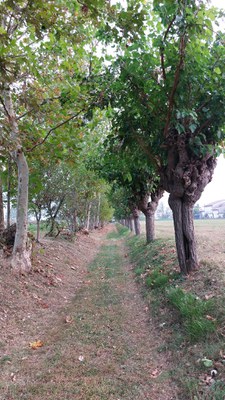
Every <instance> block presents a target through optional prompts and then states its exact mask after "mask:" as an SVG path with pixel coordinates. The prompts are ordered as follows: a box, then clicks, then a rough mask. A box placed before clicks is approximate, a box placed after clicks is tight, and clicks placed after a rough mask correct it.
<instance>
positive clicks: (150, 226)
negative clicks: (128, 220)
mask: <svg viewBox="0 0 225 400" xmlns="http://www.w3.org/2000/svg"><path fill="white" fill-rule="evenodd" d="M162 195H163V189H162V188H161V186H160V187H159V188H157V189H156V190H155V191H153V192H152V193H151V194H150V193H146V194H145V195H143V197H142V198H141V199H140V201H139V204H138V207H139V209H140V210H141V211H142V212H143V214H144V215H145V226H146V241H147V243H150V242H152V241H153V240H154V239H155V211H156V209H157V207H158V203H159V200H160V199H161V197H162ZM149 198H150V201H149Z"/></svg>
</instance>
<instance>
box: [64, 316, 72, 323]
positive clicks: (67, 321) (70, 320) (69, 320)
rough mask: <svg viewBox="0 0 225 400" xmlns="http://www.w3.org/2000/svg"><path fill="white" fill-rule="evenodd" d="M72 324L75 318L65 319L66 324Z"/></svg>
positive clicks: (68, 317)
mask: <svg viewBox="0 0 225 400" xmlns="http://www.w3.org/2000/svg"><path fill="white" fill-rule="evenodd" d="M72 322H73V318H72V317H71V316H70V315H67V316H66V317H65V323H66V324H72Z"/></svg>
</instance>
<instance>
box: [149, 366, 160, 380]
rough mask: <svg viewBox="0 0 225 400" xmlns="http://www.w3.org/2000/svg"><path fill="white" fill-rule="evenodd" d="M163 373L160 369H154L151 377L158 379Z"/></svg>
mask: <svg viewBox="0 0 225 400" xmlns="http://www.w3.org/2000/svg"><path fill="white" fill-rule="evenodd" d="M161 372H162V371H160V370H159V369H158V368H156V369H154V370H153V371H152V373H151V377H152V378H157V377H158V376H159V375H160V374H161Z"/></svg>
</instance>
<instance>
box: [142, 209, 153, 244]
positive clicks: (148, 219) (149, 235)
mask: <svg viewBox="0 0 225 400" xmlns="http://www.w3.org/2000/svg"><path fill="white" fill-rule="evenodd" d="M144 214H145V228H146V242H147V243H150V242H152V241H153V240H154V239H155V211H151V210H147V211H146V212H145V213H144Z"/></svg>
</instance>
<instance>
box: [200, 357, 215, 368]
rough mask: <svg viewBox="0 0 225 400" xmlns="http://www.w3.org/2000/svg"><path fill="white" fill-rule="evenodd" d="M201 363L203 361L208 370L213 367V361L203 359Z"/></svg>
mask: <svg viewBox="0 0 225 400" xmlns="http://www.w3.org/2000/svg"><path fill="white" fill-rule="evenodd" d="M201 361H202V363H203V365H204V366H205V367H207V368H209V367H212V366H213V362H212V360H209V359H208V358H203V359H202V360H201Z"/></svg>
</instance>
